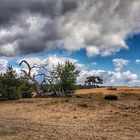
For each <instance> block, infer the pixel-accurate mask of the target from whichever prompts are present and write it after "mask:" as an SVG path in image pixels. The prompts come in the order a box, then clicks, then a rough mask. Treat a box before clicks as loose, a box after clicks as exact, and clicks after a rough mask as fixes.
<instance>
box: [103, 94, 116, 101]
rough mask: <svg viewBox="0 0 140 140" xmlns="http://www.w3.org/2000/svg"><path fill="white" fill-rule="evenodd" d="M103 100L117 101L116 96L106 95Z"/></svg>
mask: <svg viewBox="0 0 140 140" xmlns="http://www.w3.org/2000/svg"><path fill="white" fill-rule="evenodd" d="M104 99H105V100H118V96H116V95H106V96H105V97H104Z"/></svg>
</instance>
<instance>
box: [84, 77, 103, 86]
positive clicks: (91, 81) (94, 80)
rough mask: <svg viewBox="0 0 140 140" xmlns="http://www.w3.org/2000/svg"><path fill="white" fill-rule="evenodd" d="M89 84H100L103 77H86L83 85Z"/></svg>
mask: <svg viewBox="0 0 140 140" xmlns="http://www.w3.org/2000/svg"><path fill="white" fill-rule="evenodd" d="M87 84H88V85H89V86H96V85H102V84H103V79H101V78H100V77H98V76H97V77H96V76H89V77H87V78H86V81H85V85H87Z"/></svg>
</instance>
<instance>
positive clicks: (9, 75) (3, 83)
mask: <svg viewBox="0 0 140 140" xmlns="http://www.w3.org/2000/svg"><path fill="white" fill-rule="evenodd" d="M0 98H1V99H2V100H15V99H19V98H21V93H20V79H19V78H17V75H16V72H15V71H14V69H13V67H12V66H10V65H9V66H8V67H7V69H6V72H5V73H4V74H1V75H0Z"/></svg>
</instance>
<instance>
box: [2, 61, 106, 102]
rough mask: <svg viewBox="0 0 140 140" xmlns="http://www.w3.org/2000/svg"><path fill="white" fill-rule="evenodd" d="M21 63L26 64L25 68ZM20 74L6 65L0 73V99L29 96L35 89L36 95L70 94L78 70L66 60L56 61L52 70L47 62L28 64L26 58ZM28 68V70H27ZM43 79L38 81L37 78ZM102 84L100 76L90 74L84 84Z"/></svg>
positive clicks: (95, 85)
mask: <svg viewBox="0 0 140 140" xmlns="http://www.w3.org/2000/svg"><path fill="white" fill-rule="evenodd" d="M22 65H24V67H25V65H26V66H27V67H26V70H25V69H22V67H21V66H22ZM19 66H20V67H21V72H22V76H21V75H20V76H19V75H17V74H16V71H14V69H13V68H12V66H10V65H9V66H8V67H7V70H6V72H5V73H2V74H0V100H15V99H19V98H22V97H31V92H32V91H35V92H36V96H37V97H46V96H48V95H51V96H72V95H73V94H74V90H75V88H76V87H77V86H76V79H77V77H78V76H79V73H80V71H79V70H77V67H76V65H75V63H73V62H71V61H69V60H66V61H65V62H64V63H58V64H57V65H55V66H53V68H52V70H48V69H47V64H44V65H37V64H34V65H32V66H31V65H30V64H29V63H28V62H27V61H26V60H23V61H21V63H20V64H19ZM27 69H28V70H27ZM34 69H39V70H40V72H41V71H42V70H41V69H43V71H44V70H45V72H42V73H37V74H35V73H33V70H34ZM38 77H41V78H42V79H43V80H42V82H39V81H38V80H37V79H38ZM41 78H40V79H41ZM102 84H103V80H102V79H101V78H100V77H95V76H90V77H87V78H86V81H85V85H86V86H87V85H88V86H90V87H91V86H92V87H97V86H99V85H102Z"/></svg>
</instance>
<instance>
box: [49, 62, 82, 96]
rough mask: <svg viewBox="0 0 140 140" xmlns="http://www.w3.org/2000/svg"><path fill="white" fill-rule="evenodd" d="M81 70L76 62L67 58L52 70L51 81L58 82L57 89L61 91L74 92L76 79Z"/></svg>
mask: <svg viewBox="0 0 140 140" xmlns="http://www.w3.org/2000/svg"><path fill="white" fill-rule="evenodd" d="M79 73H80V71H79V70H77V68H76V65H75V63H73V62H71V61H69V60H66V61H65V62H64V64H60V63H58V64H57V65H56V66H54V67H53V70H52V71H51V79H52V80H51V81H52V82H54V83H55V84H56V88H57V90H59V91H60V92H61V93H65V94H69V93H73V90H74V87H75V83H76V79H77V77H78V76H79Z"/></svg>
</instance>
